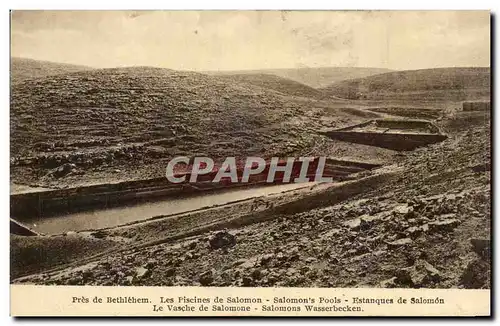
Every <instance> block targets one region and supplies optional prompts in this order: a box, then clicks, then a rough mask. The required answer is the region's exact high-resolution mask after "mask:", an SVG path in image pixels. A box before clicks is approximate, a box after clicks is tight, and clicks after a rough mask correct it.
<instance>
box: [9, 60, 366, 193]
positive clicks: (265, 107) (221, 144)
mask: <svg viewBox="0 0 500 326" xmlns="http://www.w3.org/2000/svg"><path fill="white" fill-rule="evenodd" d="M297 99H298V98H297ZM314 104H315V103H314V102H311V103H310V104H309V102H307V101H306V100H304V98H301V100H300V101H298V100H297V101H295V100H294V98H292V97H287V96H284V95H282V94H280V93H278V92H276V91H273V90H268V89H266V88H262V87H257V86H254V85H250V84H247V83H243V84H238V83H235V82H233V81H228V80H227V79H224V78H219V77H215V76H207V75H204V74H200V73H194V72H180V71H174V70H169V69H160V68H148V67H134V68H119V69H118V68H116V69H100V70H91V71H83V72H77V73H72V74H63V75H55V76H49V77H44V78H38V79H32V80H26V81H24V82H21V83H18V84H15V85H13V87H12V96H11V109H10V120H11V168H12V169H11V172H12V174H11V175H12V176H13V178H14V179H15V180H14V181H16V182H19V183H25V182H29V181H30V180H31V181H34V180H35V181H36V180H38V181H39V182H42V183H43V184H47V182H48V183H50V182H51V180H52V179H54V178H53V177H54V173H55V175H57V176H56V179H57V177H59V176H61V175H64V176H66V175H67V174H70V175H72V176H73V177H74V180H72V179H68V180H69V182H76V180H77V179H86V180H89V176H90V175H89V174H92V175H93V176H94V177H95V178H96V179H97V180H99V181H100V182H104V181H105V179H106V178H107V177H109V176H110V173H111V175H112V177H113V178H115V177H116V178H118V179H121V178H146V177H158V176H161V175H163V173H164V167H165V166H166V165H165V164H166V163H165V162H166V161H167V160H169V159H170V158H172V157H174V156H179V155H188V156H193V155H204V156H206V155H208V156H211V157H213V158H214V159H217V158H222V157H224V158H225V157H226V156H237V157H246V156H247V155H264V156H266V157H267V156H276V155H278V156H282V155H283V156H286V155H287V154H288V153H294V152H300V151H301V150H305V149H307V148H309V147H310V146H311V145H312V144H314V142H315V138H314V137H315V135H314V133H311V132H304V130H312V129H314V124H315V123H316V122H319V119H317V118H314V119H313V118H311V117H309V116H307V115H305V114H304V112H303V111H304V110H307V109H308V105H309V106H313V105H314ZM344 118H345V114H344ZM358 119H359V118H358ZM65 164H66V165H65ZM68 164H69V165H68ZM55 168H61V169H62V170H61V171H59V170H58V171H53V170H51V169H55ZM122 171H127V172H126V173H125V172H122ZM84 174H85V176H82V175H84Z"/></svg>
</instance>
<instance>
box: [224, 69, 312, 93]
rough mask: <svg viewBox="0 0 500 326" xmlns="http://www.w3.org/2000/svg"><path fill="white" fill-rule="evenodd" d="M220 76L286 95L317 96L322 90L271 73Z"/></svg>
mask: <svg viewBox="0 0 500 326" xmlns="http://www.w3.org/2000/svg"><path fill="white" fill-rule="evenodd" d="M220 78H222V79H226V80H228V81H234V82H237V83H245V84H250V85H255V86H259V87H262V88H265V89H269V90H275V91H277V92H280V93H282V94H285V95H292V96H303V97H316V96H320V95H321V92H320V91H318V90H317V89H315V88H312V87H310V86H307V85H304V84H301V83H299V82H296V81H293V80H290V79H287V78H283V77H279V76H276V75H271V74H235V75H222V76H220Z"/></svg>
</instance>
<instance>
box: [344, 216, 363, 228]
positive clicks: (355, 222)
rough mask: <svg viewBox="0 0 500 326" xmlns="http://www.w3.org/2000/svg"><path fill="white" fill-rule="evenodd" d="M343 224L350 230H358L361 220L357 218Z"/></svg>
mask: <svg viewBox="0 0 500 326" xmlns="http://www.w3.org/2000/svg"><path fill="white" fill-rule="evenodd" d="M343 224H344V225H345V226H347V227H348V228H350V229H351V230H359V228H360V226H361V219H360V218H359V217H357V218H354V219H352V220H349V221H346V222H344V223H343Z"/></svg>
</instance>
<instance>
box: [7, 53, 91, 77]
mask: <svg viewBox="0 0 500 326" xmlns="http://www.w3.org/2000/svg"><path fill="white" fill-rule="evenodd" d="M91 69H93V68H91V67H87V66H80V65H71V64H64V63H57V62H49V61H40V60H33V59H26V58H16V57H14V58H11V59H10V72H11V82H12V83H17V82H20V81H23V80H26V79H32V78H40V77H46V76H53V75H60V74H66V73H71V72H76V71H84V70H91Z"/></svg>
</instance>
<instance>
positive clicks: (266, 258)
mask: <svg viewBox="0 0 500 326" xmlns="http://www.w3.org/2000/svg"><path fill="white" fill-rule="evenodd" d="M273 257H274V255H273V254H267V255H264V256H262V257H261V258H260V266H265V265H267V264H268V263H269V262H270V261H271V260H272V259H273Z"/></svg>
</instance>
